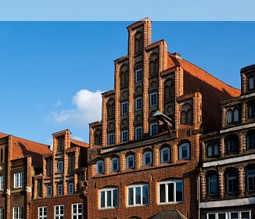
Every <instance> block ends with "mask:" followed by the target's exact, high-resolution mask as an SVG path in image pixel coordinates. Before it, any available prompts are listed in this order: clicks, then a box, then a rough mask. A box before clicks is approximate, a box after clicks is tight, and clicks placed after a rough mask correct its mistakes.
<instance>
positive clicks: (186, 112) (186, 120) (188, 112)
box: [181, 104, 192, 124]
mask: <svg viewBox="0 0 255 219" xmlns="http://www.w3.org/2000/svg"><path fill="white" fill-rule="evenodd" d="M191 123H192V108H191V105H190V104H184V105H183V107H182V109H181V124H191Z"/></svg>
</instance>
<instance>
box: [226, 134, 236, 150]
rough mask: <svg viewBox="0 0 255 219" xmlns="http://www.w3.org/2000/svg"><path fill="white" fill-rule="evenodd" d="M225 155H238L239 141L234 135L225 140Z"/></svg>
mask: <svg viewBox="0 0 255 219" xmlns="http://www.w3.org/2000/svg"><path fill="white" fill-rule="evenodd" d="M225 144H226V149H227V150H226V153H227V154H235V153H238V147H239V140H238V137H237V136H236V135H231V136H228V137H227V138H226V141H225Z"/></svg>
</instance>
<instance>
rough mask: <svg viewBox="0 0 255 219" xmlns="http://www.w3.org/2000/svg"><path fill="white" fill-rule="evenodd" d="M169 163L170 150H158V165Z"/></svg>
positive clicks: (166, 148)
mask: <svg viewBox="0 0 255 219" xmlns="http://www.w3.org/2000/svg"><path fill="white" fill-rule="evenodd" d="M168 162H170V148H169V147H164V148H162V149H161V150H160V163H168Z"/></svg>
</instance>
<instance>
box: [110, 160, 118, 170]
mask: <svg viewBox="0 0 255 219" xmlns="http://www.w3.org/2000/svg"><path fill="white" fill-rule="evenodd" d="M115 165H116V167H115ZM111 171H112V172H117V171H119V158H117V157H114V158H112V159H111Z"/></svg>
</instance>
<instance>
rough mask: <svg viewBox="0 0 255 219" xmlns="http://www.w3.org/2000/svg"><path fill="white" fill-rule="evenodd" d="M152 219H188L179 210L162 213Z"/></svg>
mask: <svg viewBox="0 0 255 219" xmlns="http://www.w3.org/2000/svg"><path fill="white" fill-rule="evenodd" d="M150 219H187V218H186V217H185V216H183V215H182V214H181V213H180V212H179V211H178V210H166V211H161V212H159V213H158V214H156V215H154V216H153V217H151V218H150Z"/></svg>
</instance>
